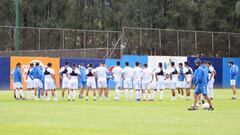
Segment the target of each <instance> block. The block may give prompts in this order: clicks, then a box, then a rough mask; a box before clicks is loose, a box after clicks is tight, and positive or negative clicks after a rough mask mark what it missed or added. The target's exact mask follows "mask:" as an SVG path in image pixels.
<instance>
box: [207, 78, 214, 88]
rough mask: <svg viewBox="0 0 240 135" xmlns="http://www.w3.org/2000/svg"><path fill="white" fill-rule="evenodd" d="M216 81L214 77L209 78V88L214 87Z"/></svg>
mask: <svg viewBox="0 0 240 135" xmlns="http://www.w3.org/2000/svg"><path fill="white" fill-rule="evenodd" d="M214 81H215V80H214V79H211V80H209V82H208V88H213V84H214Z"/></svg>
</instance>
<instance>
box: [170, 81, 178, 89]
mask: <svg viewBox="0 0 240 135" xmlns="http://www.w3.org/2000/svg"><path fill="white" fill-rule="evenodd" d="M176 87H177V82H170V89H171V90H175V89H176Z"/></svg>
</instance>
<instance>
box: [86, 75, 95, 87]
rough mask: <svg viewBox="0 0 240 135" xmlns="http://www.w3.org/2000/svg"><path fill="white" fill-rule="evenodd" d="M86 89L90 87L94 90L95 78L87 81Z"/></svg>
mask: <svg viewBox="0 0 240 135" xmlns="http://www.w3.org/2000/svg"><path fill="white" fill-rule="evenodd" d="M87 87H91V88H92V89H96V80H95V78H92V79H87Z"/></svg>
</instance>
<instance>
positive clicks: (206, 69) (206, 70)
mask: <svg viewBox="0 0 240 135" xmlns="http://www.w3.org/2000/svg"><path fill="white" fill-rule="evenodd" d="M204 67H205V72H206V75H207V76H206V77H207V82H209V72H210V71H209V67H208V66H204Z"/></svg>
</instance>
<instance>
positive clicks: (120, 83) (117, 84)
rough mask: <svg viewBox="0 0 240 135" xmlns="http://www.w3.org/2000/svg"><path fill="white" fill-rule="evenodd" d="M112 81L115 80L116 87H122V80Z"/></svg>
mask: <svg viewBox="0 0 240 135" xmlns="http://www.w3.org/2000/svg"><path fill="white" fill-rule="evenodd" d="M114 82H115V86H116V87H118V88H119V87H122V80H115V81H114Z"/></svg>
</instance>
